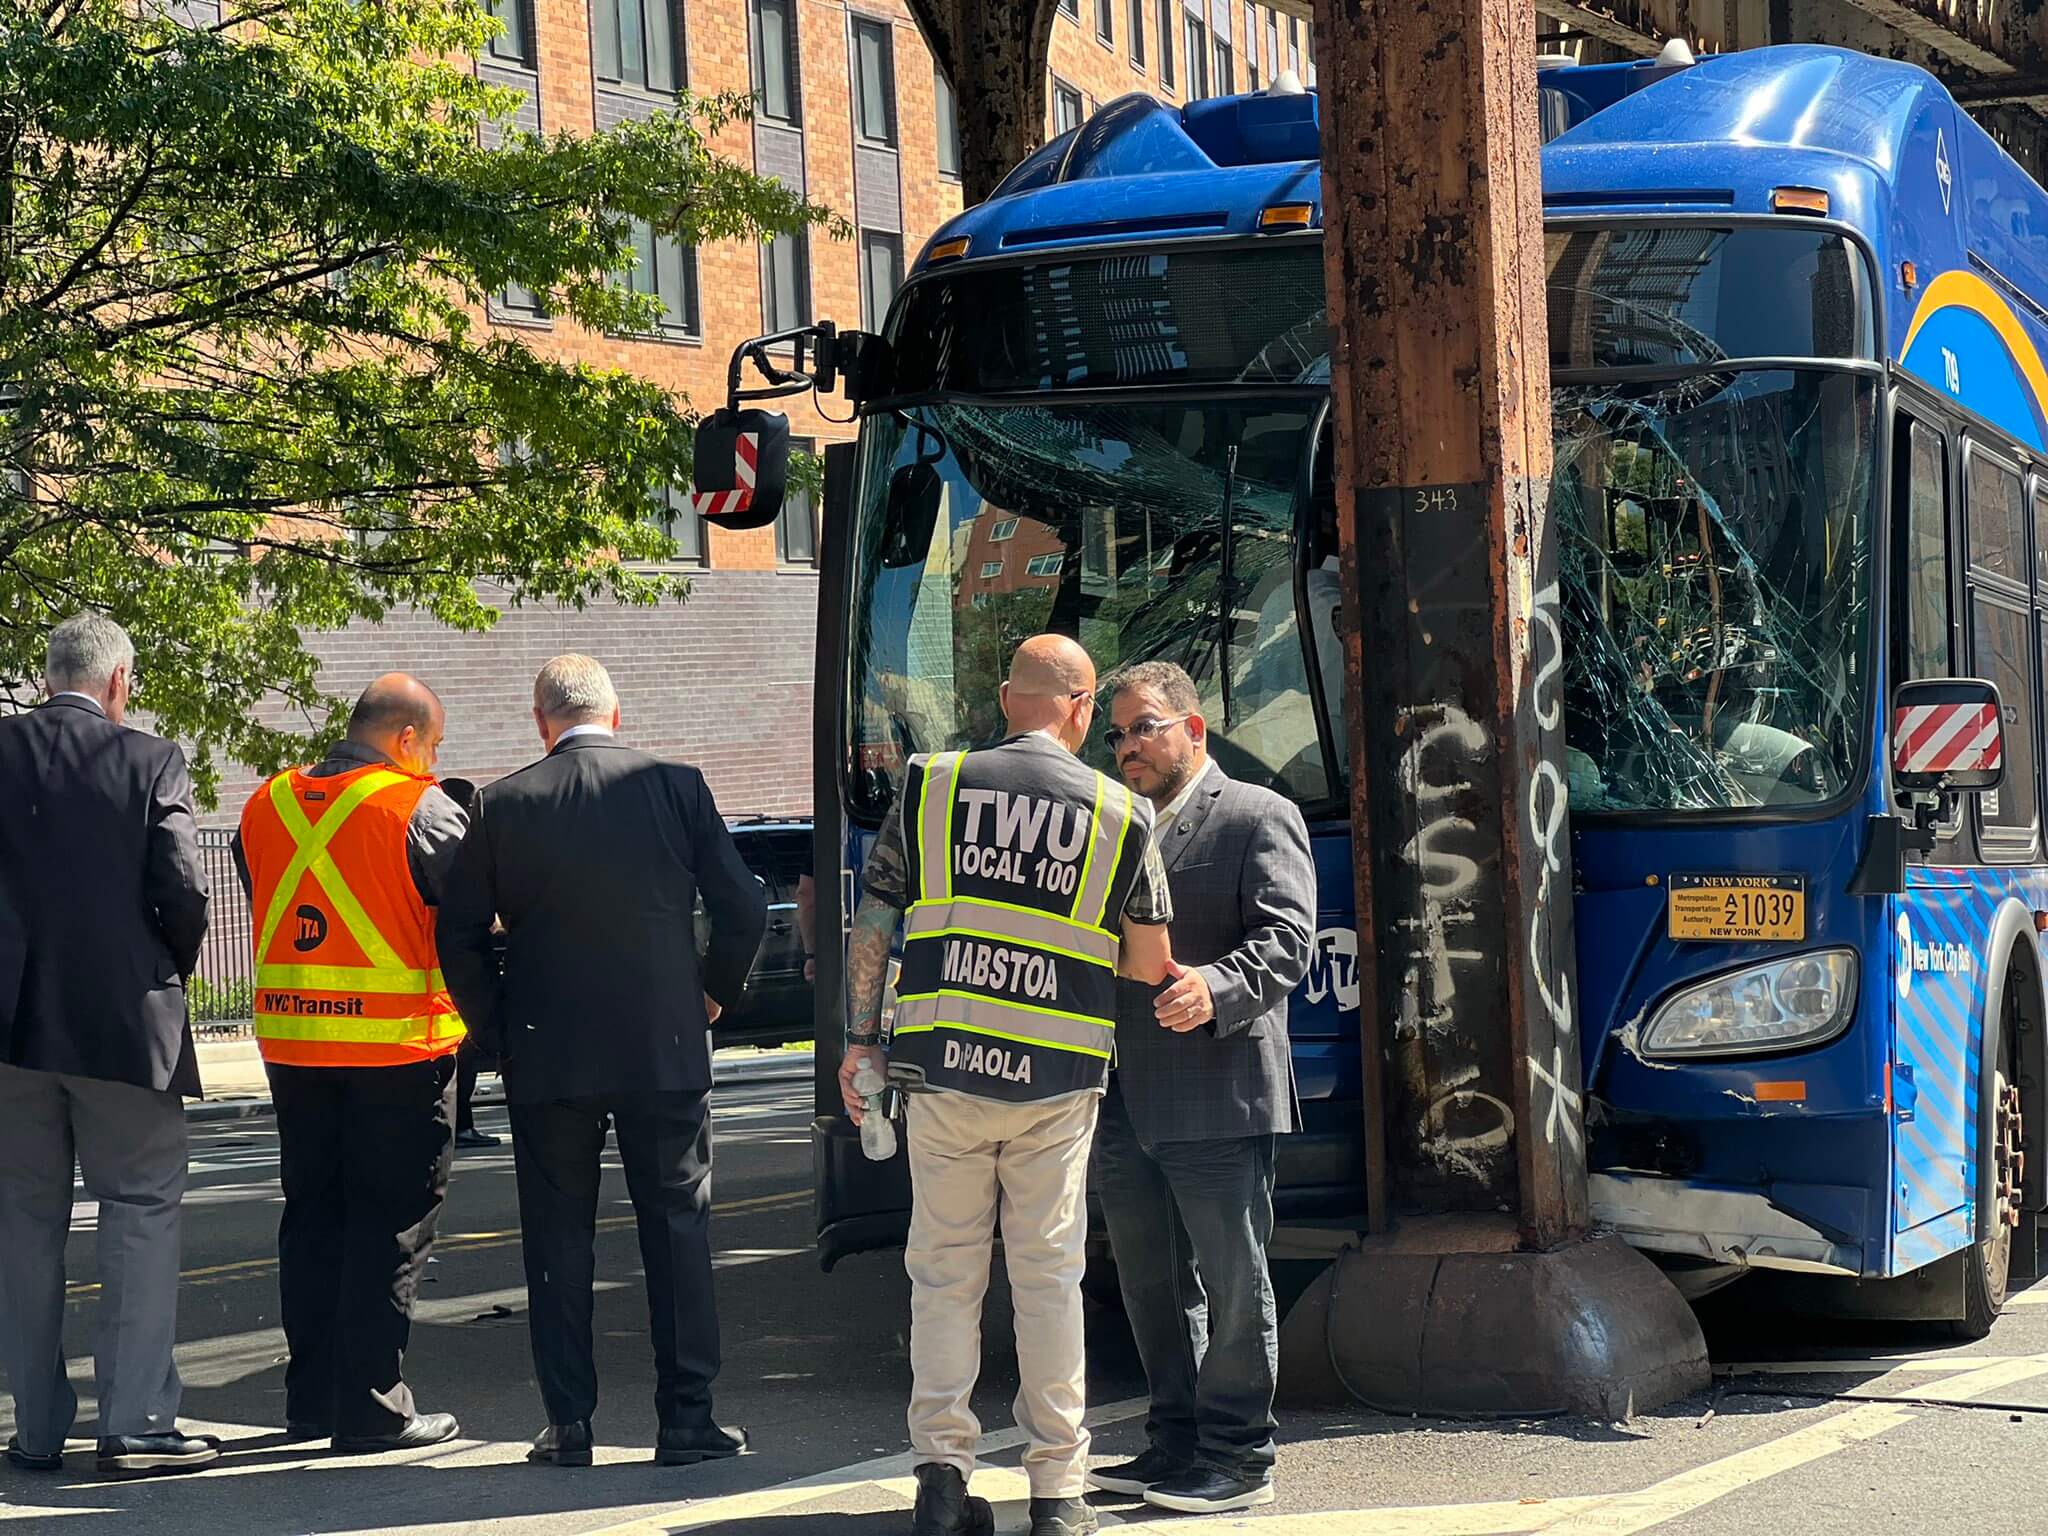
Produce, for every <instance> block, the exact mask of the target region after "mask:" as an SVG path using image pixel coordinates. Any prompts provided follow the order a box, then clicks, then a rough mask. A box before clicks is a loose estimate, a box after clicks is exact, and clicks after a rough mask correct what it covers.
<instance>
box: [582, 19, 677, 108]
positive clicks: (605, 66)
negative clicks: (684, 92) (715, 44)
mask: <svg viewBox="0 0 2048 1536" xmlns="http://www.w3.org/2000/svg"><path fill="white" fill-rule="evenodd" d="M592 4H593V5H594V6H595V9H596V15H597V25H596V29H595V30H596V32H597V78H598V79H600V80H602V81H605V82H607V83H609V84H612V85H636V86H639V87H640V88H641V89H642V90H647V91H661V92H664V93H666V94H673V93H674V92H675V90H676V88H677V87H678V86H679V85H680V84H681V83H682V78H683V53H682V47H681V40H682V33H683V29H682V27H681V25H680V21H681V17H682V8H681V5H680V3H679V0H592Z"/></svg>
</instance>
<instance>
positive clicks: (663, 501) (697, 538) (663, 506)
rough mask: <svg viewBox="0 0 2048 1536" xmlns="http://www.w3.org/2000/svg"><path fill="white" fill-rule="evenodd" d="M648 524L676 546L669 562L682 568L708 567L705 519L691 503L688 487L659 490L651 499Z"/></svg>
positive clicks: (660, 487) (680, 486) (649, 500)
mask: <svg viewBox="0 0 2048 1536" xmlns="http://www.w3.org/2000/svg"><path fill="white" fill-rule="evenodd" d="M647 521H648V522H650V523H652V524H653V525H654V526H655V527H657V528H659V529H660V530H661V531H662V532H663V533H665V534H667V535H668V536H669V538H670V539H671V540H672V541H673V542H674V544H675V548H674V549H673V550H672V551H670V553H669V557H668V558H669V559H670V560H671V561H672V562H674V563H677V564H680V565H702V564H703V563H704V519H703V518H702V517H701V516H699V515H698V512H697V509H696V507H694V506H693V505H691V502H690V488H689V487H688V486H686V485H663V486H656V487H655V489H654V492H653V494H652V495H650V496H649V497H648V499H647Z"/></svg>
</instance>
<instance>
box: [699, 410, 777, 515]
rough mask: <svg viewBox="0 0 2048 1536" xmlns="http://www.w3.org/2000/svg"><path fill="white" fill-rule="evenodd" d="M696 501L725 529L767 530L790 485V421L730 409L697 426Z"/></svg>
mask: <svg viewBox="0 0 2048 1536" xmlns="http://www.w3.org/2000/svg"><path fill="white" fill-rule="evenodd" d="M695 457H696V471H695V473H694V474H693V475H692V477H691V484H690V498H691V502H692V504H693V505H694V506H695V508H696V510H697V511H698V512H700V513H702V514H703V516H704V520H705V521H706V522H708V523H711V524H714V525H715V526H717V527H720V528H737V529H746V528H766V527H768V526H769V525H770V524H771V523H773V522H774V521H775V519H776V517H777V516H778V515H780V513H781V511H782V501H783V494H784V491H785V489H786V487H787V485H788V481H789V418H788V417H787V416H783V415H780V414H778V413H776V412H772V411H753V410H747V411H736V410H733V409H731V408H730V407H724V408H721V409H719V410H716V411H713V412H712V413H711V414H710V415H709V416H707V417H705V418H704V419H703V420H702V421H700V422H698V423H697V445H696V454H695Z"/></svg>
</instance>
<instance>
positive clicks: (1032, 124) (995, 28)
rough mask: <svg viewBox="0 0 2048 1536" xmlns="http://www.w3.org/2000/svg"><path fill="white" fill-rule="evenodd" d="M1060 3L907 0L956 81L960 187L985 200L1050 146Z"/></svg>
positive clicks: (973, 199)
mask: <svg viewBox="0 0 2048 1536" xmlns="http://www.w3.org/2000/svg"><path fill="white" fill-rule="evenodd" d="M1057 4H1058V0H909V5H910V14H911V16H912V17H913V18H915V20H916V21H917V24H918V26H919V27H920V28H922V29H923V31H924V38H925V42H926V44H927V45H928V46H929V47H930V48H931V51H932V57H933V58H934V59H936V60H937V61H938V66H939V68H940V69H942V70H944V71H945V72H946V78H947V79H948V80H950V81H951V82H952V84H953V99H954V106H955V109H956V110H957V112H958V115H959V119H960V187H961V192H962V195H963V196H964V198H965V200H966V204H965V205H966V206H967V207H970V208H971V207H973V206H974V205H975V204H976V203H979V202H983V201H985V200H986V199H987V197H988V195H989V194H990V193H991V192H993V191H995V189H996V184H997V183H998V182H1000V181H1001V180H1002V179H1003V178H1004V177H1005V176H1007V175H1008V174H1009V173H1010V171H1011V170H1012V169H1013V168H1014V167H1015V166H1016V165H1017V162H1018V161H1020V160H1022V159H1023V158H1024V157H1025V156H1026V155H1028V154H1030V153H1031V152H1032V151H1033V150H1034V149H1036V148H1038V147H1039V145H1041V144H1043V143H1044V142H1045V111H1046V69H1047V64H1048V61H1049V59H1050V58H1051V50H1052V18H1053V10H1054V8H1055V7H1056V5H1057Z"/></svg>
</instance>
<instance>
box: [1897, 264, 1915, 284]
mask: <svg viewBox="0 0 2048 1536" xmlns="http://www.w3.org/2000/svg"><path fill="white" fill-rule="evenodd" d="M1899 281H1900V282H1901V283H1903V284H1904V285H1905V286H1906V287H1908V288H1917V287H1919V286H1920V269H1919V268H1918V267H1916V266H1914V265H1913V263H1911V262H1910V261H1902V262H1900V263H1899Z"/></svg>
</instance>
